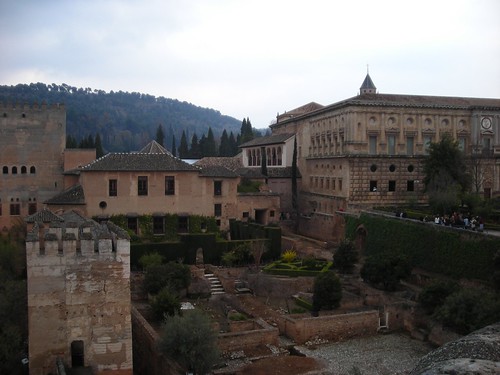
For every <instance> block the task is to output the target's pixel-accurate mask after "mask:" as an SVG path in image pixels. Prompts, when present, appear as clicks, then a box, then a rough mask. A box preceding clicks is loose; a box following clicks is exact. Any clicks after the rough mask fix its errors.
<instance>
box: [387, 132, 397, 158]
mask: <svg viewBox="0 0 500 375" xmlns="http://www.w3.org/2000/svg"><path fill="white" fill-rule="evenodd" d="M387 153H388V154H389V155H395V154H396V136H395V135H389V136H387Z"/></svg>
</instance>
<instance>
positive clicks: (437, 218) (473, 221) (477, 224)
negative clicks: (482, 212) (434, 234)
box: [424, 212, 484, 232]
mask: <svg viewBox="0 0 500 375" xmlns="http://www.w3.org/2000/svg"><path fill="white" fill-rule="evenodd" d="M424 221H430V220H428V218H427V217H425V218H424ZM434 224H438V225H448V226H453V227H460V228H464V229H471V230H474V231H479V232H482V231H484V220H483V218H482V217H480V216H472V215H470V214H466V215H463V214H461V213H459V212H453V214H451V215H434Z"/></svg>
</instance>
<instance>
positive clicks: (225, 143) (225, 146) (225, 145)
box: [219, 129, 234, 156]
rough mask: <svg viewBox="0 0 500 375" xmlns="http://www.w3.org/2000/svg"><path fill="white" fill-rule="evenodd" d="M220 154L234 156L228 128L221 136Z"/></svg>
mask: <svg viewBox="0 0 500 375" xmlns="http://www.w3.org/2000/svg"><path fill="white" fill-rule="evenodd" d="M233 138H234V137H233ZM219 156H232V155H231V146H230V144H229V137H228V136H227V131H226V129H224V131H223V132H222V136H221V137H220V145H219Z"/></svg>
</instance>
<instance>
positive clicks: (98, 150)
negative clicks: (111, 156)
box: [95, 133, 104, 158]
mask: <svg viewBox="0 0 500 375" xmlns="http://www.w3.org/2000/svg"><path fill="white" fill-rule="evenodd" d="M95 155H96V157H97V158H100V157H101V156H103V155H104V150H103V149H102V142H101V136H100V135H99V133H97V134H96V136H95Z"/></svg>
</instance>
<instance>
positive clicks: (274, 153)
mask: <svg viewBox="0 0 500 375" xmlns="http://www.w3.org/2000/svg"><path fill="white" fill-rule="evenodd" d="M273 165H276V149H275V148H274V147H273Z"/></svg>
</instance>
